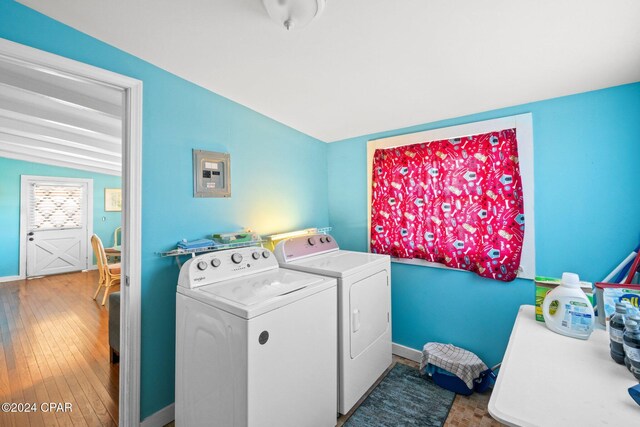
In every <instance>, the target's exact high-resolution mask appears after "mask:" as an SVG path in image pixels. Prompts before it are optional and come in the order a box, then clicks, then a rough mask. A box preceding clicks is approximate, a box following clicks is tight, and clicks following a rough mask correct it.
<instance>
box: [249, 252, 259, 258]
mask: <svg viewBox="0 0 640 427" xmlns="http://www.w3.org/2000/svg"><path fill="white" fill-rule="evenodd" d="M251 258H253V259H258V258H260V254H259V253H258V252H254V253H252V254H251Z"/></svg>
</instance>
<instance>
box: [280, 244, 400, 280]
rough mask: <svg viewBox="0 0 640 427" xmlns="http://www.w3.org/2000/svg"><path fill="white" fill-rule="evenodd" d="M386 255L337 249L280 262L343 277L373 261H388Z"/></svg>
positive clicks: (283, 265)
mask: <svg viewBox="0 0 640 427" xmlns="http://www.w3.org/2000/svg"><path fill="white" fill-rule="evenodd" d="M390 260H391V259H390V257H389V256H388V255H380V254H370V253H367V252H351V251H343V250H338V251H335V252H329V253H326V254H322V255H317V256H312V257H309V258H304V259H301V260H298V261H291V262H289V263H287V264H281V266H282V267H285V268H293V269H295V270H299V271H307V272H309V273H315V274H321V275H323V276H330V277H345V276H349V275H351V274H354V273H357V272H359V271H361V270H364V269H366V268H369V267H370V266H371V265H372V264H373V263H378V262H382V263H385V262H386V263H389V262H391V261H390Z"/></svg>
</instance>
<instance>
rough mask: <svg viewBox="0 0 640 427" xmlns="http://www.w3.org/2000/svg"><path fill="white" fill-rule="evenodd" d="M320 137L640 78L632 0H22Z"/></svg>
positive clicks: (639, 40)
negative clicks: (286, 22) (317, 7)
mask: <svg viewBox="0 0 640 427" xmlns="http://www.w3.org/2000/svg"><path fill="white" fill-rule="evenodd" d="M19 1H20V2H21V3H24V4H25V5H28V6H30V7H32V8H34V9H36V10H38V11H41V12H43V13H45V14H46V15H49V16H51V17H53V18H55V19H57V20H60V21H62V22H64V23H66V24H68V25H70V26H72V27H75V28H77V29H79V30H80V31H83V32H85V33H88V34H90V35H92V36H94V37H96V38H98V39H100V40H103V41H105V42H107V43H109V44H112V45H114V46H116V47H118V48H120V49H122V50H124V51H127V52H129V53H132V54H134V55H136V56H138V57H140V58H143V59H145V60H147V61H149V62H151V63H153V64H155V65H157V66H159V67H161V68H164V69H166V70H168V71H170V72H173V73H175V74H177V75H179V76H181V77H184V78H185V79H187V80H190V81H192V82H195V83H197V84H199V85H201V86H203V87H206V88H208V89H210V90H212V91H214V92H216V93H218V94H220V95H223V96H225V97H227V98H230V99H232V100H234V101H237V102H239V103H241V104H243V105H245V106H248V107H250V108H252V109H254V110H256V111H258V112H260V113H263V114H265V115H266V116H269V117H271V118H273V119H275V120H278V121H280V122H282V123H285V124H287V125H289V126H291V127H293V128H295V129H298V130H300V131H302V132H304V133H307V134H309V135H311V136H314V137H316V138H318V139H321V140H323V141H327V142H330V141H336V140H340V139H344V138H348V137H353V136H359V135H364V134H369V133H373V132H378V131H383V130H390V129H397V128H401V127H405V126H409V125H415V124H420V123H426V122H431V121H435V120H439V119H446V118H452V117H458V116H462V115H465V114H470V113H475V112H481V111H486V110H491V109H495V108H499V107H506V106H511V105H517V104H522V103H526V102H531V101H536V100H542V99H548V98H553V97H557V96H562V95H568V94H573V93H580V92H584V91H588V90H593V89H600V88H605V87H610V86H615V85H619V84H624V83H630V82H635V81H639V80H640V24H639V22H640V1H638V0H607V1H602V0H483V1H478V0H459V1H451V0H403V1H397V0H396V1H392V0H329V1H327V5H326V7H325V10H324V13H323V15H322V16H321V17H320V19H318V20H317V21H315V22H312V23H311V24H310V25H309V26H308V27H306V28H304V29H302V30H298V31H292V32H287V31H285V30H284V29H282V28H280V27H278V26H277V25H276V24H275V23H274V22H273V21H271V20H270V19H269V18H268V16H267V13H266V12H265V10H264V8H263V6H262V2H261V0H233V1H232V0H183V1H175V0H137V1H130V0H110V1H104V0H19Z"/></svg>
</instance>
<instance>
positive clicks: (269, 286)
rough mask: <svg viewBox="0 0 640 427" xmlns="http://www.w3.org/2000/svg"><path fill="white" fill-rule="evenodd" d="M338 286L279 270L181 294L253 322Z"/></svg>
mask: <svg viewBox="0 0 640 427" xmlns="http://www.w3.org/2000/svg"><path fill="white" fill-rule="evenodd" d="M335 285H336V283H335V280H327V278H325V277H321V276H314V275H311V274H306V273H302V272H299V271H292V270H286V269H276V270H270V271H267V272H264V273H258V274H253V275H250V276H244V277H240V278H237V279H232V280H226V281H224V282H219V283H214V284H211V285H205V286H201V287H199V288H197V289H195V290H182V289H180V288H179V289H178V292H180V293H184V294H185V295H189V296H192V297H194V298H196V299H198V300H200V301H202V302H205V303H207V304H210V305H214V306H216V307H218V308H220V309H222V310H225V311H228V312H230V313H232V314H235V315H237V316H240V317H243V318H245V319H250V318H252V317H255V316H258V315H260V314H263V313H266V312H268V311H271V310H273V309H275V308H278V307H281V306H283V305H287V304H290V303H292V302H294V301H297V300H299V299H302V298H304V297H306V296H308V295H311V294H314V293H316V292H320V291H322V290H324V289H326V288H329V287H331V286H335Z"/></svg>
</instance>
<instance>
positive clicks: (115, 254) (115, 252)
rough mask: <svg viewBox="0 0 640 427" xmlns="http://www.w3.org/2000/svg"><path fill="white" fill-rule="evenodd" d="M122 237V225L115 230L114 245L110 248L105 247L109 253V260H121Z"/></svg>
mask: <svg viewBox="0 0 640 427" xmlns="http://www.w3.org/2000/svg"><path fill="white" fill-rule="evenodd" d="M121 238H122V227H116V229H115V231H114V232H113V246H112V247H110V248H104V251H105V252H106V254H107V260H108V261H116V262H120V256H121V251H122V247H121V246H120V245H121V244H120V239H121Z"/></svg>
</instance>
